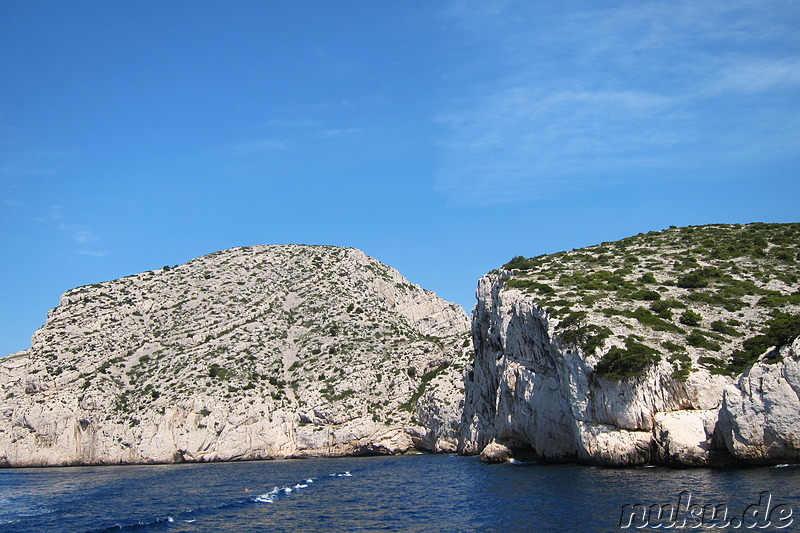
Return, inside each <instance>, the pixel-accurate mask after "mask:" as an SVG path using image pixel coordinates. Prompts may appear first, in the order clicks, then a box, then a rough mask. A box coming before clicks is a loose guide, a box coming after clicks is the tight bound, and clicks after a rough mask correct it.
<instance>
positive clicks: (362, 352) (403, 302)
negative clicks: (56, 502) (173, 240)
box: [0, 245, 471, 466]
mask: <svg viewBox="0 0 800 533" xmlns="http://www.w3.org/2000/svg"><path fill="white" fill-rule="evenodd" d="M468 332H469V320H468V318H467V317H466V315H465V314H464V312H463V310H462V309H461V308H460V307H458V306H456V305H453V304H451V303H448V302H445V301H443V300H441V299H440V298H438V297H437V296H436V295H435V294H434V293H432V292H429V291H424V290H423V289H421V288H420V287H418V286H417V285H414V284H412V283H410V282H408V281H407V280H406V279H405V278H403V277H402V276H401V275H400V274H399V273H398V272H397V271H396V270H394V269H392V268H390V267H388V266H386V265H384V264H382V263H380V262H378V261H376V260H375V259H372V258H370V257H367V256H366V255H364V254H363V253H362V252H360V251H359V250H355V249H348V248H336V247H329V246H300V245H287V246H253V247H246V248H236V249H232V250H227V251H224V252H217V253H214V254H211V255H208V256H205V257H201V258H198V259H195V260H192V261H190V262H188V263H186V264H184V265H180V266H176V267H174V268H163V269H159V270H156V271H152V272H145V273H142V274H137V275H134V276H129V277H127V278H122V279H119V280H114V281H109V282H105V283H99V284H95V285H91V286H87V287H79V288H76V289H73V290H71V291H68V292H67V293H65V294H64V295H63V296H62V297H61V302H60V305H59V306H58V307H57V308H55V309H53V310H52V311H51V312H50V313H49V314H48V320H47V323H46V324H45V326H44V327H42V328H41V329H40V330H39V331H37V332H36V333H35V334H34V336H33V339H32V346H31V349H30V350H27V351H25V352H21V353H19V354H14V355H12V356H9V357H6V358H3V359H0V463H2V464H4V465H8V466H45V465H48V466H56V465H71V464H117V463H164V462H175V461H221V460H239V459H257V458H275V457H309V456H329V455H352V454H370V453H403V452H406V451H408V450H410V449H412V448H413V447H414V441H413V440H412V436H411V435H410V434H409V431H407V429H409V428H413V427H414V426H415V423H416V421H414V420H412V418H413V417H416V418H417V419H419V420H424V421H425V422H426V423H428V424H429V426H428V427H426V428H423V429H424V435H425V439H426V440H425V442H426V443H428V444H429V445H430V446H429V449H431V450H436V451H446V450H450V449H452V448H453V447H454V443H455V430H454V428H456V427H457V426H458V423H459V422H460V417H461V404H460V402H459V397H460V395H461V392H460V391H461V390H463V382H462V376H463V373H464V366H465V363H466V361H467V360H468V359H469V358H470V357H471V346H470V345H469V342H466V343H465V341H467V340H468V337H469V333H468ZM412 414H413V416H412Z"/></svg>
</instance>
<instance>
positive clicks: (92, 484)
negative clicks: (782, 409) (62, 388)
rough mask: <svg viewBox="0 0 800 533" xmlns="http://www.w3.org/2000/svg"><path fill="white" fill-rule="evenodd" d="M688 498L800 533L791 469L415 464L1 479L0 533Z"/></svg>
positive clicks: (507, 515) (371, 517)
mask: <svg viewBox="0 0 800 533" xmlns="http://www.w3.org/2000/svg"><path fill="white" fill-rule="evenodd" d="M287 489H288V490H287ZM681 491H690V492H691V494H692V497H693V498H695V501H697V502H700V503H713V504H725V505H726V506H727V507H728V508H730V509H731V512H735V513H738V515H739V516H741V514H742V511H744V510H746V509H747V507H748V505H752V504H755V503H758V501H759V494H760V493H762V492H764V491H768V492H769V493H770V495H771V497H772V504H773V506H774V505H775V504H778V503H782V504H784V505H786V506H788V508H790V509H792V510H793V512H794V519H793V523H792V524H789V527H787V528H785V529H782V531H792V530H800V468H797V467H794V466H789V467H784V468H758V469H755V468H753V469H730V470H711V469H701V470H669V469H663V468H638V469H603V468H594V467H587V466H577V465H540V464H506V465H493V466H486V465H483V464H481V463H479V462H478V461H477V460H476V459H475V458H471V457H457V456H450V455H414V456H404V457H361V458H342V459H310V460H294V461H259V462H246V463H217V464H201V465H198V464H183V465H163V466H121V467H81V468H48V469H23V470H8V469H7V470H0V531H2V532H4V533H5V532H8V533H11V532H23V531H24V532H44V531H46V532H52V533H59V532H85V531H120V530H122V531H140V532H150V531H154V532H155V531H158V532H162V531H163V532H207V531H220V532H260V531H269V532H273V531H345V532H346V531H481V532H483V531H488V532H491V531H497V532H509V531H520V532H523V531H524V532H536V531H592V532H594V531H620V527H619V525H620V517H621V509H622V506H623V505H625V504H635V503H641V504H644V505H650V504H667V503H670V502H674V503H676V504H677V500H678V497H679V494H680V493H681ZM785 524H786V521H784V522H781V525H785ZM651 525H652V524H651ZM745 525H746V524H742V529H743V530H744V529H745V528H744V526H745ZM756 525H757V526H760V525H763V522H761V523H758V524H756ZM772 525H773V526H774V525H777V523H773V524H772ZM700 529H701V530H706V531H708V529H704V528H700ZM651 530H655V529H651ZM695 530H697V529H695ZM759 530H761V531H764V530H767V531H769V530H777V529H772V528H767V529H759ZM716 531H720V529H716Z"/></svg>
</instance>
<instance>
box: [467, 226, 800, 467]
mask: <svg viewBox="0 0 800 533" xmlns="http://www.w3.org/2000/svg"><path fill="white" fill-rule="evenodd" d="M799 236H800V225H798V224H770V225H767V224H754V225H748V226H703V227H695V228H672V229H670V230H666V231H663V232H653V233H651V234H646V235H639V236H636V237H632V238H629V239H624V240H622V241H618V242H615V243H603V244H602V245H599V246H594V247H589V248H585V249H581V250H573V251H572V252H563V253H560V254H555V255H551V256H540V257H538V258H532V259H525V258H521V257H520V258H515V259H514V260H512V261H511V262H510V263H509V264H507V265H506V266H505V267H504V268H503V269H500V270H497V271H493V272H491V273H489V274H488V275H486V276H485V277H484V278H482V279H481V280H480V282H479V284H478V289H477V297H478V304H477V306H476V308H475V310H474V312H473V317H472V319H473V324H472V329H473V338H474V346H475V360H474V362H473V365H472V367H471V368H468V372H467V375H466V380H465V383H466V401H465V408H464V416H463V419H462V432H461V437H460V442H459V452H460V453H464V454H479V453H481V452H482V451H483V450H484V449H485V448H486V447H487V446H489V445H490V444H491V445H492V446H494V447H496V446H497V445H501V446H505V447H507V448H508V449H510V450H511V452H512V454H513V455H514V457H517V458H521V459H537V460H550V461H578V462H584V463H590V464H600V465H619V466H622V465H641V464H648V463H657V464H665V465H673V466H704V465H724V464H741V463H747V464H777V463H785V462H797V461H798V459H799V458H800V453H798V451H799V450H800V401H799V400H798V396H799V394H800V363H798V358H800V345H799V344H798V342H797V341H794V342H793V343H792V339H793V338H795V337H796V336H797V333H798V332H799V331H797V330H798V325H800V319H798V312H799V311H800V291H798V282H797V280H798V272H797V270H798V268H797V264H798V263H797V261H796V260H795V258H796V257H797V253H798V245H799V244H800V238H799ZM712 237H713V238H712ZM765 339H769V340H765ZM765 343H766V344H765ZM770 343H773V344H770ZM754 346H755V348H754ZM747 350H749V352H748V351H747ZM745 352H747V353H745ZM490 455H491V454H490Z"/></svg>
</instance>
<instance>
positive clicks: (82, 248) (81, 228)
mask: <svg viewBox="0 0 800 533" xmlns="http://www.w3.org/2000/svg"><path fill="white" fill-rule="evenodd" d="M36 220H37V221H39V222H43V223H45V224H46V225H48V226H49V227H50V228H51V229H53V230H55V231H57V232H59V233H61V234H63V235H64V236H66V238H67V239H69V240H70V241H71V242H72V243H73V244H74V245H77V247H78V248H77V250H76V251H77V253H78V254H80V255H88V256H92V257H103V256H105V255H106V252H105V251H102V250H96V249H95V250H91V249H87V248H86V245H87V244H90V243H98V242H100V240H101V239H100V236H99V235H97V233H95V232H94V231H92V230H91V229H89V228H88V227H86V226H85V225H83V224H78V223H75V222H72V221H71V220H70V217H68V216H67V215H65V214H64V207H63V206H60V205H54V206H51V207H50V212H49V213H48V214H47V216H44V217H39V218H37V219H36Z"/></svg>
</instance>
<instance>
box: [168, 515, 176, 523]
mask: <svg viewBox="0 0 800 533" xmlns="http://www.w3.org/2000/svg"><path fill="white" fill-rule="evenodd" d="M174 521H175V519H174V518H172V517H171V516H168V517H167V522H169V523H170V524H171V523H172V522H174Z"/></svg>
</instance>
